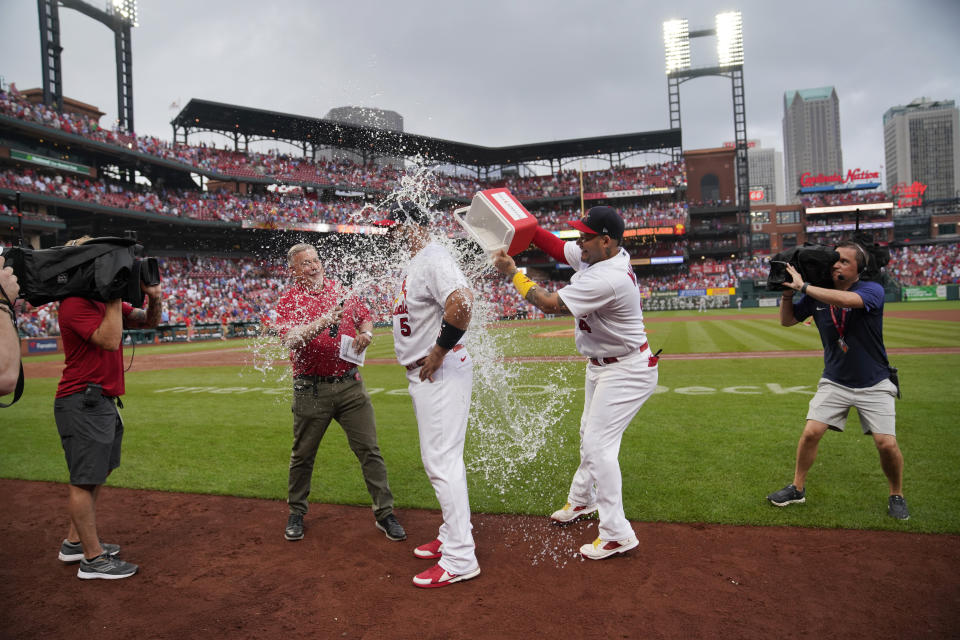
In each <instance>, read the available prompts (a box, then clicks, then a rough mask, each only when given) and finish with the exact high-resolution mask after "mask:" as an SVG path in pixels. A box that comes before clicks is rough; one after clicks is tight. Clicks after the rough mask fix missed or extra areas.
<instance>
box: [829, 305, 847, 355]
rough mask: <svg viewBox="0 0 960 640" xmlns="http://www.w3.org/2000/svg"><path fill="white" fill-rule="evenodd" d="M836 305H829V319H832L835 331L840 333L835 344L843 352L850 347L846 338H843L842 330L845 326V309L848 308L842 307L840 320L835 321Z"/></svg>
mask: <svg viewBox="0 0 960 640" xmlns="http://www.w3.org/2000/svg"><path fill="white" fill-rule="evenodd" d="M836 309H837V308H836V307H835V306H833V305H830V319H831V320H832V321H833V326H834V328H835V329H836V330H837V333H838V334H840V337H839V338H837V346H838V347H840V350H841V351H843V352H844V353H846V352H847V350H848V349H849V348H850V347H849V346H847V342H846V340H844V339H843V333H844V330H845V329H846V328H847V311H848V309H843V310H841V311H840V322H837V315H836Z"/></svg>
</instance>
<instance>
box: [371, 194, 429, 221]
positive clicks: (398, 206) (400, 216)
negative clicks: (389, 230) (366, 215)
mask: <svg viewBox="0 0 960 640" xmlns="http://www.w3.org/2000/svg"><path fill="white" fill-rule="evenodd" d="M373 224H375V225H377V226H378V227H392V226H393V225H395V224H416V225H420V226H427V225H428V224H430V216H428V215H427V213H426V212H425V211H424V210H423V209H421V208H420V207H419V206H418V205H417V204H416V203H414V202H410V201H409V200H404V201H403V202H393V203H391V204H390V206H389V207H388V208H387V217H386V218H384V219H383V220H377V221H376V222H374V223H373Z"/></svg>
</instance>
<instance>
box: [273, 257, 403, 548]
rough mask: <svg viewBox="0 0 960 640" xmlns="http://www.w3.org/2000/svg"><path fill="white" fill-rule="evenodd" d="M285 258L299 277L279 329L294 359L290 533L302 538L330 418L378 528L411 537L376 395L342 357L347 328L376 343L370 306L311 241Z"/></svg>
mask: <svg viewBox="0 0 960 640" xmlns="http://www.w3.org/2000/svg"><path fill="white" fill-rule="evenodd" d="M287 263H288V265H289V267H290V272H291V274H292V275H293V277H294V284H293V286H291V287H290V288H289V289H287V290H286V291H284V292H283V294H281V296H280V299H279V300H278V301H277V308H276V311H277V321H276V325H277V329H278V330H279V332H280V336H281V338H282V339H283V344H284V346H286V347H287V348H288V349H290V363H291V365H292V366H293V407H292V408H293V448H292V451H291V452H290V477H289V485H288V493H287V504H288V505H289V509H290V515H289V516H288V518H287V527H286V529H285V531H284V537H285V538H286V539H287V540H301V539H302V538H303V516H304V515H305V514H306V513H307V496H308V495H309V494H310V478H311V476H312V475H313V461H314V459H315V458H316V456H317V449H318V448H319V446H320V441H321V440H322V439H323V435H324V434H325V433H326V431H327V427H329V426H330V421H331V420H336V421H337V422H338V423H339V424H340V426H341V427H343V431H344V433H346V436H347V442H349V444H350V449H351V450H353V453H354V454H355V455H356V456H357V459H358V460H359V461H360V469H361V471H362V472H363V479H364V481H365V482H366V484H367V491H368V492H369V493H370V497H371V498H372V499H373V514H374V518H375V520H376V527H377V528H378V529H380V530H381V531H383V532H384V533H385V534H386V536H387V538H389V539H390V540H395V541H400V540H405V539H406V538H407V534H406V532H405V531H404V530H403V527H402V526H400V523H399V522H397V518H396V516H395V515H394V514H393V493H391V491H390V485H389V484H388V482H387V467H386V464H384V462H383V456H382V455H380V447H379V445H378V444H377V424H376V420H375V418H374V414H373V405H372V404H371V402H370V395H369V394H368V393H367V390H366V388H365V387H364V384H363V379H362V378H361V377H360V373H359V372H358V371H357V367H356V365H354V364H353V363H351V362H348V361H346V360H343V359H341V358H340V335H341V333H342V334H344V335H347V336H349V337H352V338H353V339H354V342H353V349H354V351H355V352H356V353H357V354H360V353H362V352H363V350H364V349H366V348H367V346H368V345H369V344H370V341H371V340H372V339H373V322H371V319H370V311H369V310H368V309H367V307H366V306H365V305H364V304H363V302H362V301H361V300H359V299H357V298H347V297H346V293H345V291H344V290H343V288H342V287H341V286H340V285H339V284H337V283H336V282H334V281H332V280H328V279H325V278H324V277H323V264H322V263H321V262H320V259H319V258H318V257H317V250H316V248H314V247H313V246H312V245H309V244H296V245H294V246H292V247H290V250H289V251H288V252H287Z"/></svg>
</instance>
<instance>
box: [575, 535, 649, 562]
mask: <svg viewBox="0 0 960 640" xmlns="http://www.w3.org/2000/svg"><path fill="white" fill-rule="evenodd" d="M639 544H640V541H639V540H637V536H630V537H629V538H626V539H624V540H608V541H604V540H603V538H597V539H596V540H594V541H593V542H592V543H591V544H585V545H583V546H582V547H580V555H582V556H583V557H584V558H590V559H591V560H603V559H604V558H607V557H609V556H612V555H613V554H615V553H624V552H626V551H630V549H633V548H634V547H636V546H637V545H639Z"/></svg>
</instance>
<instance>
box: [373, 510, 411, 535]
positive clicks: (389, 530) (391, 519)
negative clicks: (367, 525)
mask: <svg viewBox="0 0 960 640" xmlns="http://www.w3.org/2000/svg"><path fill="white" fill-rule="evenodd" d="M377 529H380V531H383V532H384V533H385V534H387V540H393V541H394V542H399V541H400V540H406V539H407V532H406V531H404V530H403V527H401V526H400V523H399V522H397V516H395V515H393V514H392V513H391V514H390V515H388V516H385V517H383V518H380V519H379V520H377Z"/></svg>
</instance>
